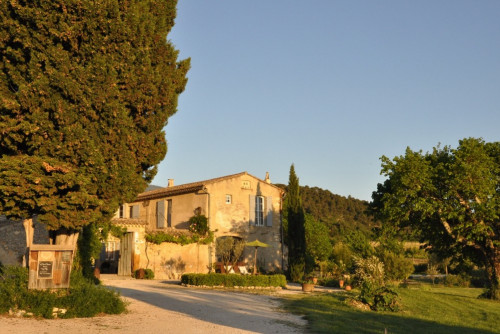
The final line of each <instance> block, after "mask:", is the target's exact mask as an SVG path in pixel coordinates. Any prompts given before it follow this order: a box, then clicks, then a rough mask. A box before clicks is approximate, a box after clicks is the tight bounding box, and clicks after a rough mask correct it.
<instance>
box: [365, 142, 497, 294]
mask: <svg viewBox="0 0 500 334" xmlns="http://www.w3.org/2000/svg"><path fill="white" fill-rule="evenodd" d="M381 160H382V174H383V175H385V176H386V177H387V179H386V181H385V182H384V183H383V184H379V185H378V189H377V191H376V192H374V193H373V195H372V198H373V202H372V208H373V209H374V210H375V211H376V212H378V214H379V215H380V216H381V218H383V219H385V220H387V221H390V222H394V223H397V224H400V225H405V224H408V225H410V226H411V227H412V228H414V229H416V230H417V231H418V232H420V235H421V239H422V241H425V242H427V243H428V244H429V245H430V246H431V249H432V251H433V252H437V253H441V254H442V255H444V254H446V255H462V256H467V257H469V258H471V259H472V260H474V261H475V263H477V264H479V265H482V266H484V267H485V268H486V271H487V273H488V276H489V281H490V291H489V294H490V297H492V298H498V297H499V282H500V248H499V246H500V239H499V235H500V142H491V143H486V142H484V141H483V140H482V139H475V138H466V139H463V140H461V141H460V142H459V146H458V147H457V148H455V149H454V148H451V147H448V146H445V147H443V148H441V147H439V146H438V147H436V148H434V150H433V151H432V152H430V153H425V154H424V153H422V152H421V151H419V152H415V151H412V150H411V149H409V148H408V149H407V150H406V153H405V155H403V156H399V157H395V158H394V159H392V160H391V159H389V158H387V157H385V156H383V157H382V158H381Z"/></svg>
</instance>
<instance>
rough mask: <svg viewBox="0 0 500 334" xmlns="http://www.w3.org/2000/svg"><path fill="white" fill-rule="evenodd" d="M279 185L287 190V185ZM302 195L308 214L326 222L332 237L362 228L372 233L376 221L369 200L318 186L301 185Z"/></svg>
mask: <svg viewBox="0 0 500 334" xmlns="http://www.w3.org/2000/svg"><path fill="white" fill-rule="evenodd" d="M277 186H279V187H281V188H283V189H285V190H287V186H286V185H282V184H278V185H277ZM300 195H301V197H302V204H303V206H304V210H305V211H306V213H307V214H310V215H312V216H313V217H314V219H316V220H318V221H320V222H322V223H323V224H325V225H326V226H327V228H328V230H329V231H330V237H332V238H334V239H335V238H336V237H338V236H339V235H340V233H341V232H343V231H348V230H360V231H362V232H363V233H364V234H371V230H372V228H373V227H375V225H376V223H375V220H374V219H373V217H372V216H371V215H370V214H369V213H368V212H367V209H368V202H367V201H363V200H359V199H356V198H353V197H351V196H348V197H344V196H340V195H336V194H333V193H332V192H331V191H329V190H325V189H321V188H318V187H309V186H301V187H300Z"/></svg>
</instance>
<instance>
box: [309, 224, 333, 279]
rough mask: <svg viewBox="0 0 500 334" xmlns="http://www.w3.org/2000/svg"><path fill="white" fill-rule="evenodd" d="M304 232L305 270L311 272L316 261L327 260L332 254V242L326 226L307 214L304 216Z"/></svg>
mask: <svg viewBox="0 0 500 334" xmlns="http://www.w3.org/2000/svg"><path fill="white" fill-rule="evenodd" d="M305 232H306V272H311V271H312V270H313V269H314V266H315V265H316V263H318V262H320V261H326V260H328V258H329V257H330V255H331V254H332V244H331V242H330V238H329V236H328V229H327V227H326V226H325V225H324V224H322V223H321V222H319V221H317V220H316V219H314V217H313V216H312V215H309V214H306V216H305Z"/></svg>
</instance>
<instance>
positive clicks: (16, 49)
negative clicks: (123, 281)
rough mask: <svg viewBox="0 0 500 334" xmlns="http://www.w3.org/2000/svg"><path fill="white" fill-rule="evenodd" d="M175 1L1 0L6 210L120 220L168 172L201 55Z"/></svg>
mask: <svg viewBox="0 0 500 334" xmlns="http://www.w3.org/2000/svg"><path fill="white" fill-rule="evenodd" d="M176 3H177V2H176V1H174V0H164V1H160V0H156V1H154V0H150V1H148V0H140V1H139V0H131V1H117V0H105V1H97V2H96V1H78V0H54V1H42V0H33V1H0V133H1V135H0V212H1V213H2V214H5V215H7V216H9V217H13V218H25V219H28V218H31V217H32V216H34V215H36V216H37V217H38V220H39V221H40V222H42V223H44V224H46V226H47V228H48V229H49V230H53V231H65V230H70V231H74V230H78V229H79V228H81V227H82V226H85V225H87V224H90V223H94V222H99V221H103V220H107V219H109V218H110V217H111V216H112V215H113V213H114V212H115V211H116V210H117V209H118V206H119V204H120V203H123V202H127V201H131V200H132V199H133V198H134V197H135V196H136V195H137V194H138V193H139V192H141V191H143V190H144V189H145V188H146V186H147V184H148V183H149V182H150V181H151V179H152V178H153V177H154V175H155V174H156V166H157V164H158V163H159V162H160V161H161V160H162V159H163V158H164V156H165V154H166V150H167V146H166V140H165V133H164V131H163V128H164V127H165V125H166V124H167V120H168V118H169V117H170V116H171V115H173V114H174V113H175V112H176V109H177V98H178V95H179V94H180V93H181V92H182V91H183V90H184V88H185V85H186V82H187V79H186V74H187V71H188V69H189V67H190V61H189V59H186V60H182V61H178V60H177V56H178V51H177V50H175V48H174V47H173V45H172V44H171V43H170V42H169V41H167V34H168V33H169V32H170V30H171V29H172V26H173V24H174V18H175V15H176Z"/></svg>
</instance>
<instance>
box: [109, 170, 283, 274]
mask: <svg viewBox="0 0 500 334" xmlns="http://www.w3.org/2000/svg"><path fill="white" fill-rule="evenodd" d="M283 196H284V191H283V190H282V189H281V188H279V187H277V186H274V185H273V184H271V181H270V179H269V174H266V177H265V178H264V179H259V178H257V177H255V176H253V175H250V174H248V173H247V172H242V173H238V174H233V175H228V176H223V177H219V178H214V179H210V180H205V181H199V182H193V183H188V184H183V185H178V186H176V185H174V182H173V180H169V182H168V186H167V187H166V188H160V189H156V190H151V191H146V192H144V193H141V194H139V195H138V196H137V198H136V199H135V200H134V201H133V202H131V203H126V204H124V205H122V206H121V207H120V210H119V211H118V212H117V214H116V216H115V218H114V219H113V222H114V223H115V224H118V225H119V226H122V227H125V228H126V229H127V235H126V236H125V237H124V238H122V239H121V240H117V239H113V238H111V239H109V240H108V242H107V245H106V247H105V248H104V249H103V253H102V254H101V259H100V266H101V268H102V270H103V271H106V269H110V270H114V269H115V267H116V269H117V271H118V273H119V274H122V275H127V274H129V273H130V272H131V271H133V270H135V269H139V268H149V269H152V270H153V271H154V272H155V276H156V277H157V278H178V277H179V276H180V275H182V274H183V273H185V272H200V273H205V272H208V271H209V269H210V268H214V266H215V264H216V263H217V261H218V259H217V254H216V249H215V241H214V242H213V243H212V244H210V245H201V244H189V245H184V246H181V245H178V244H173V243H162V244H160V245H155V244H151V243H148V242H146V240H145V235H146V234H147V233H154V232H159V231H163V232H167V233H170V234H183V233H188V228H189V223H188V221H189V219H190V218H191V217H193V216H195V215H196V214H202V215H205V216H206V217H207V218H208V225H209V228H210V230H211V231H214V235H215V239H217V238H221V237H234V238H237V239H241V240H244V241H246V242H251V241H254V240H259V241H261V242H264V243H266V244H268V245H269V247H267V248H260V249H259V251H258V255H257V257H258V259H257V262H258V265H259V267H262V268H264V269H265V270H267V271H276V270H282V269H283V266H284V265H285V262H284V252H285V249H284V245H283V243H282V240H283V229H282V220H281V214H282V212H281V211H282V203H283ZM254 254H255V253H254V248H253V247H246V249H245V252H244V254H243V259H242V262H243V263H246V264H249V265H250V264H253V263H254V260H255V259H254ZM103 265H104V267H103ZM106 266H108V267H106Z"/></svg>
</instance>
